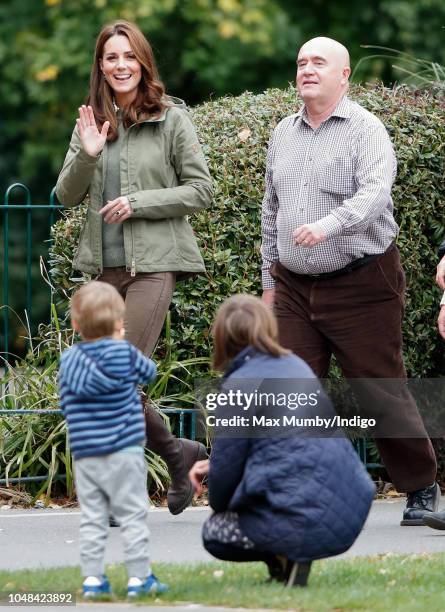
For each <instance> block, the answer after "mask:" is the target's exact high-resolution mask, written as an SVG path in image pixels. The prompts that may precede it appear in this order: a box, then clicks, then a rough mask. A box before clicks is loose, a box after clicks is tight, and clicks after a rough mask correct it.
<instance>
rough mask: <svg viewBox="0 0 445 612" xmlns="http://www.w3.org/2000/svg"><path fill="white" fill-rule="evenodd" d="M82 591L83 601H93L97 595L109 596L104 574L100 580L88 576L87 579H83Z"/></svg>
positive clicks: (109, 588) (108, 585)
mask: <svg viewBox="0 0 445 612" xmlns="http://www.w3.org/2000/svg"><path fill="white" fill-rule="evenodd" d="M82 589H83V597H84V599H93V598H94V597H98V596H99V595H109V594H111V587H110V583H109V582H108V578H107V577H106V576H105V574H104V575H103V576H101V577H100V578H98V577H97V576H88V578H85V580H84V581H83V585H82Z"/></svg>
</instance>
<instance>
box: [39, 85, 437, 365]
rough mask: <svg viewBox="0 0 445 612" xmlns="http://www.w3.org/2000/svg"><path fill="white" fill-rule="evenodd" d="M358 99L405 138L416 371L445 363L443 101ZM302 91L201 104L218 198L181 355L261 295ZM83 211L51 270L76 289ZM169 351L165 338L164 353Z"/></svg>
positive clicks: (177, 317)
mask: <svg viewBox="0 0 445 612" xmlns="http://www.w3.org/2000/svg"><path fill="white" fill-rule="evenodd" d="M350 95H351V97H352V98H353V99H354V100H356V101H358V102H359V103H360V104H362V105H363V106H364V107H365V108H367V109H369V110H370V111H372V112H373V113H375V114H376V115H377V116H378V117H379V118H380V119H381V120H382V121H383V123H384V124H385V125H386V127H387V129H388V131H389V133H390V135H391V138H392V141H393V143H394V145H395V149H396V154H397V159H398V176H397V181H396V184H395V187H394V190H393V198H394V204H395V210H396V219H397V222H398V223H399V225H400V236H399V240H398V243H399V247H400V250H401V255H402V260H403V263H404V266H405V270H406V276H407V286H408V291H407V304H406V316H405V321H404V338H405V358H406V365H407V369H408V373H409V375H410V376H436V375H440V374H442V373H443V371H444V367H443V366H444V360H443V345H442V341H441V340H440V338H439V336H438V334H437V332H436V328H435V320H436V318H437V313H438V300H439V295H440V292H439V290H438V289H437V288H436V286H435V283H434V274H435V266H436V264H437V255H436V248H437V245H438V243H439V242H440V240H441V238H442V237H443V236H442V234H443V233H444V232H443V219H444V218H445V187H444V162H443V160H444V144H443V143H444V142H445V118H444V108H443V103H442V104H441V103H440V101H439V100H438V99H435V98H434V97H433V96H432V95H429V94H428V93H421V94H420V93H413V92H412V91H411V90H409V89H407V88H398V89H394V90H392V89H387V88H384V87H383V86H381V85H372V86H368V87H358V86H354V87H352V88H351V92H350ZM298 106H299V102H298V101H296V94H295V89H294V88H293V87H289V88H288V89H287V90H285V91H282V90H277V89H274V90H269V91H267V92H265V93H264V94H261V95H252V94H250V93H245V94H243V95H241V96H238V97H227V98H222V99H219V100H215V101H211V102H208V103H206V104H203V105H201V106H199V107H197V108H195V109H193V110H192V115H193V120H194V122H195V124H196V127H197V130H198V133H199V136H200V139H201V142H202V144H203V146H204V151H205V155H206V157H207V160H208V163H209V168H210V172H211V174H212V177H213V179H214V183H215V198H214V201H213V206H212V208H211V209H210V210H208V211H204V212H201V213H199V214H196V215H194V216H193V217H192V219H191V221H192V224H193V227H194V229H195V232H196V235H197V236H198V238H199V242H200V246H201V250H202V253H203V255H204V259H205V262H206V268H207V274H206V275H205V276H201V277H198V278H196V279H194V280H188V281H185V282H182V283H179V284H178V286H177V290H176V292H175V294H174V298H173V304H172V307H171V315H172V344H171V347H172V349H173V352H174V354H175V356H176V357H177V358H179V359H184V358H187V357H191V356H198V355H199V356H206V355H209V354H210V351H211V341H210V337H209V328H210V324H211V322H212V320H213V317H214V313H215V310H216V309H217V307H218V305H219V304H220V303H221V302H222V301H223V300H224V299H225V298H226V297H227V296H229V295H232V294H234V293H240V292H252V293H260V291H261V288H260V262H261V257H260V244H261V231H260V211H261V200H262V195H263V188H264V171H265V158H266V150H267V143H268V140H269V137H270V134H271V132H272V130H273V128H274V127H275V125H276V124H277V122H278V121H279V120H280V119H281V118H282V117H284V116H286V115H289V114H291V113H293V112H295V110H296V109H297V108H298ZM83 214H84V213H83V211H82V209H77V210H74V211H72V210H70V211H67V213H66V214H65V218H64V219H63V220H61V221H59V222H58V223H57V224H56V226H55V227H54V231H53V237H54V245H53V248H52V252H51V262H50V265H51V275H52V278H53V281H54V282H55V284H56V286H57V287H63V288H64V289H65V291H66V293H67V294H69V292H70V291H71V288H72V286H73V284H75V283H77V282H79V279H75V280H74V281H73V280H70V278H72V271H71V267H70V265H71V261H72V256H73V248H74V246H75V244H76V242H77V237H78V232H79V225H80V223H81V220H82V218H83ZM164 352H165V343H164V342H163V341H162V340H161V341H160V343H159V346H158V349H157V354H158V357H159V356H162V354H163V353H164Z"/></svg>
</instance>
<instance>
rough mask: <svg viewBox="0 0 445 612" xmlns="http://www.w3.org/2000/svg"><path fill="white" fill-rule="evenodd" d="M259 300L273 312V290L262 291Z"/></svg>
mask: <svg viewBox="0 0 445 612" xmlns="http://www.w3.org/2000/svg"><path fill="white" fill-rule="evenodd" d="M261 299H262V300H263V302H264V303H265V304H266V306H268V307H269V308H270V309H271V310H273V305H274V301H275V289H264V291H263V295H262V296H261Z"/></svg>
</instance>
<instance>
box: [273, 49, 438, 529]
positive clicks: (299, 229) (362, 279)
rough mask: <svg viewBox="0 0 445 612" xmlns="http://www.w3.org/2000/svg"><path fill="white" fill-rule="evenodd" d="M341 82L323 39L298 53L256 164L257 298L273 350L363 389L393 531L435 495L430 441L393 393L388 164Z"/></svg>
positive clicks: (396, 306) (395, 303)
mask: <svg viewBox="0 0 445 612" xmlns="http://www.w3.org/2000/svg"><path fill="white" fill-rule="evenodd" d="M350 72H351V69H350V66H349V54H348V51H347V49H346V48H345V47H344V46H343V45H341V44H340V43H338V42H337V41H335V40H331V39H329V38H323V37H320V38H314V39H312V40H310V41H308V42H307V43H305V44H304V45H303V46H302V47H301V49H300V51H299V53H298V59H297V88H298V92H299V94H300V96H301V98H302V99H303V102H304V106H303V107H302V108H301V109H300V110H299V112H298V113H296V114H294V115H291V116H290V117H286V118H285V119H283V120H282V121H281V122H280V123H279V124H278V126H277V127H276V129H275V131H274V133H273V135H272V138H271V141H270V144H269V150H268V157H267V169H266V192H265V196H264V200H263V210H262V234H263V244H262V256H263V267H262V277H263V290H264V293H263V299H264V300H265V301H266V303H268V304H269V305H270V306H271V307H273V308H274V311H275V314H276V316H277V319H278V324H279V331H280V339H281V343H282V344H283V345H284V346H285V347H287V348H289V349H291V350H292V351H293V352H294V353H296V354H297V355H299V356H300V357H302V358H303V359H304V360H305V361H306V362H307V363H309V365H310V366H311V367H312V369H313V370H314V372H315V373H316V374H317V376H318V377H320V378H323V377H326V375H327V373H328V369H329V364H330V360H331V356H332V354H334V355H335V357H336V360H337V362H338V363H339V365H340V367H341V368H342V371H343V373H344V375H345V376H346V377H347V378H349V379H367V380H368V384H366V383H363V385H362V387H361V388H360V389H361V391H362V396H361V398H360V399H362V400H363V399H364V398H365V399H366V401H362V402H361V404H360V410H361V411H362V414H361V416H364V417H366V416H367V414H368V416H369V409H370V406H373V410H374V415H375V414H378V415H384V416H385V419H386V420H385V419H383V417H382V419H381V420H385V423H388V424H389V425H390V426H391V427H386V426H385V425H382V426H381V427H380V433H379V436H380V437H379V438H378V439H376V443H377V446H378V448H379V452H380V456H381V458H382V460H383V462H384V463H385V466H386V468H387V470H388V472H389V474H390V476H391V478H392V480H393V482H394V485H395V486H396V488H397V489H398V490H399V491H403V492H406V493H408V496H407V506H406V509H405V511H404V514H403V520H402V522H401V524H402V525H422V524H423V517H424V516H425V514H427V513H429V512H434V511H436V510H437V508H438V503H439V496H440V490H439V487H438V486H437V484H436V482H435V480H436V458H435V454H434V450H433V448H432V445H431V441H430V440H429V438H428V436H427V434H426V432H425V429H424V427H423V423H422V421H421V419H420V417H419V414H418V411H417V407H416V405H415V403H414V400H413V399H412V397H411V396H410V395H409V394H408V392H407V391H406V389H405V385H404V380H405V378H406V372H405V367H404V364H403V357H402V331H401V321H402V317H403V309H404V291H405V276H404V272H403V269H402V267H401V264H400V257H399V253H398V250H397V247H396V245H395V239H396V237H397V234H398V226H397V224H396V222H395V220H394V216H393V202H392V199H391V188H392V184H393V181H394V178H395V175H396V159H395V155H394V151H393V148H392V145H391V142H390V139H389V136H388V133H387V132H386V129H385V127H384V125H383V124H382V123H381V121H379V119H377V117H375V116H374V115H372V114H371V113H369V112H368V111H367V110H365V109H364V108H362V107H361V106H360V105H359V104H357V103H356V102H353V101H351V100H350V99H349V98H348V97H347V95H346V93H347V90H348V79H349V75H350ZM383 378H384V379H387V378H388V379H396V380H398V381H400V383H399V384H396V385H395V386H394V388H392V387H391V388H390V389H388V388H386V387H385V388H384V389H382V388H381V387H380V386H379V385H378V384H377V383H376V382H375V379H383ZM370 380H372V381H373V382H371V383H369V381H370ZM355 385H356V387H357V385H358V382H357V381H355ZM356 387H355V388H356ZM374 415H373V416H374ZM388 432H392V433H391V434H388ZM388 435H395V436H399V437H394V438H391V437H388ZM403 436H405V437H403Z"/></svg>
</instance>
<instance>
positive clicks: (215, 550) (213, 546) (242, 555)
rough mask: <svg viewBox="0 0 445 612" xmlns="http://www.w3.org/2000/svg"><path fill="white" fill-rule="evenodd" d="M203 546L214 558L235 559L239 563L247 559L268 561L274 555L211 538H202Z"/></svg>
mask: <svg viewBox="0 0 445 612" xmlns="http://www.w3.org/2000/svg"><path fill="white" fill-rule="evenodd" d="M203 545H204V548H205V549H206V551H207V552H209V553H210V554H211V555H212V556H213V557H215V558H216V559H221V561H236V562H239V563H246V562H249V561H264V563H267V562H268V561H269V562H270V561H271V560H272V559H273V558H274V555H272V554H270V553H265V552H262V551H260V550H257V549H256V548H250V549H248V550H245V549H244V548H239V547H238V546H233V545H231V544H224V543H222V542H216V541H213V540H203Z"/></svg>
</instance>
